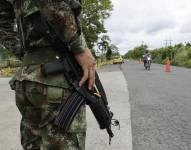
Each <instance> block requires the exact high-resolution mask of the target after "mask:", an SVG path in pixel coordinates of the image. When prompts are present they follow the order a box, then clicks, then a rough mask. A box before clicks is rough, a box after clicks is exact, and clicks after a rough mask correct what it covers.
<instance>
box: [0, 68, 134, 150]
mask: <svg viewBox="0 0 191 150" xmlns="http://www.w3.org/2000/svg"><path fill="white" fill-rule="evenodd" d="M99 74H100V78H101V80H102V82H103V85H104V87H105V90H106V92H107V94H108V100H109V103H110V106H111V108H112V110H113V111H114V112H115V117H116V118H118V119H119V120H120V123H121V130H118V128H114V129H113V131H114V134H115V137H114V138H113V140H112V145H111V146H109V145H108V142H109V141H108V135H107V133H106V131H101V130H99V128H98V125H97V122H96V120H95V119H94V117H93V115H92V113H91V112H90V110H89V109H87V138H86V139H87V141H86V150H117V149H118V150H132V136H131V121H130V105H129V95H128V90H127V85H126V80H125V78H124V76H123V73H122V72H121V71H120V69H119V66H118V65H114V66H113V65H109V66H106V67H104V68H101V69H100V70H99ZM8 81H9V79H8V78H0V150H21V149H22V148H21V146H20V138H19V136H20V135H19V122H20V115H19V112H18V110H17V109H16V107H15V102H14V93H13V91H11V90H10V88H9V86H8Z"/></svg>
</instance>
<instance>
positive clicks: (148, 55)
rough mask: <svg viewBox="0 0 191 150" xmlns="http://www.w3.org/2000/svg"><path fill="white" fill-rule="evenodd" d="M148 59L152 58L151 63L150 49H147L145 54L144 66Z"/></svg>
mask: <svg viewBox="0 0 191 150" xmlns="http://www.w3.org/2000/svg"><path fill="white" fill-rule="evenodd" d="M147 60H150V63H151V54H150V52H149V50H145V54H144V55H143V62H144V67H145V66H146V63H147Z"/></svg>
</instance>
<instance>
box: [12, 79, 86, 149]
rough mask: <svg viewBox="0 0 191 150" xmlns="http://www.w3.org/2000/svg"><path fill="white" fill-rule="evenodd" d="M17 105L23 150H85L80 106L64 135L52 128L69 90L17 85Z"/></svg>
mask: <svg viewBox="0 0 191 150" xmlns="http://www.w3.org/2000/svg"><path fill="white" fill-rule="evenodd" d="M15 85H16V87H15V92H16V105H17V107H18V109H19V111H20V113H21V115H22V120H21V124H20V132H21V144H22V146H23V149H24V150H85V136H86V121H85V105H83V106H82V107H81V108H80V110H79V112H78V114H77V115H76V117H75V119H74V120H73V122H72V125H71V126H70V129H69V131H68V132H67V133H65V134H64V133H62V131H60V130H59V129H57V128H56V127H55V126H54V125H53V121H54V119H55V116H56V115H57V114H58V107H59V106H60V104H61V103H63V102H65V101H66V100H67V97H68V96H69V95H70V93H71V91H70V90H69V89H64V88H58V87H51V86H47V85H44V84H40V83H36V82H30V81H24V82H19V81H16V84H15Z"/></svg>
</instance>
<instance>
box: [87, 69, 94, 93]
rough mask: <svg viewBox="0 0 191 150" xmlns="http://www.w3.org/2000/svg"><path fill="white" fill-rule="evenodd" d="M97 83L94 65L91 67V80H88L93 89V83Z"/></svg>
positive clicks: (90, 87)
mask: <svg viewBox="0 0 191 150" xmlns="http://www.w3.org/2000/svg"><path fill="white" fill-rule="evenodd" d="M94 83H95V68H94V67H92V68H90V69H89V82H88V88H89V89H90V90H91V89H92V87H93V85H94Z"/></svg>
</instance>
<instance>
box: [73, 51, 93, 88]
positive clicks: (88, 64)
mask: <svg viewBox="0 0 191 150" xmlns="http://www.w3.org/2000/svg"><path fill="white" fill-rule="evenodd" d="M75 58H76V60H77V61H78V63H79V64H80V66H81V67H82V69H83V77H82V78H81V80H80V82H79V86H82V84H83V83H84V82H85V81H86V80H88V88H89V89H91V88H92V86H93V85H94V83H95V70H96V62H95V58H94V57H93V55H92V53H91V51H90V50H89V49H86V50H85V51H84V52H83V53H79V54H76V55H75Z"/></svg>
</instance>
